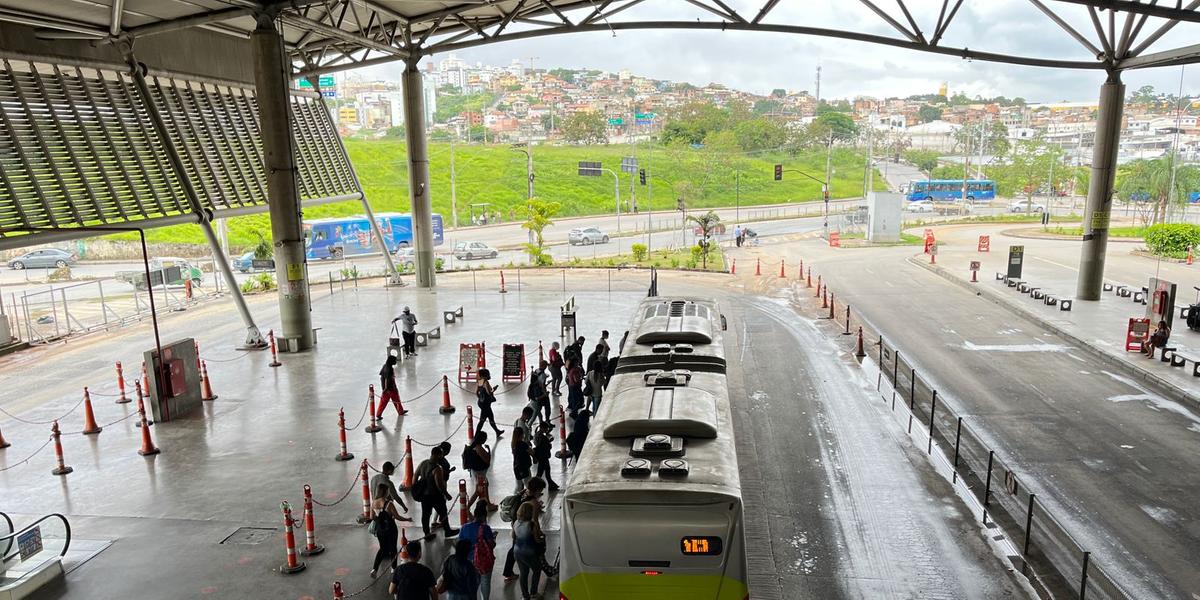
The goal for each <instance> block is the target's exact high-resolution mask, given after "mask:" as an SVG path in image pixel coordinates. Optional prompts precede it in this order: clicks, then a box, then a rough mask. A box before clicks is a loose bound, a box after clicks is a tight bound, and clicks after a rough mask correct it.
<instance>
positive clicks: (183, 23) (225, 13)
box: [125, 7, 254, 38]
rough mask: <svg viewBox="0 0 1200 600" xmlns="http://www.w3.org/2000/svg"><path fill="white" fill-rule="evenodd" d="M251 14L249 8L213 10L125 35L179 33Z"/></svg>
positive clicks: (130, 29)
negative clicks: (190, 28) (183, 30)
mask: <svg viewBox="0 0 1200 600" xmlns="http://www.w3.org/2000/svg"><path fill="white" fill-rule="evenodd" d="M253 13H254V11H253V10H251V9H249V8H238V7H234V8H223V9H221V10H214V11H211V12H207V13H203V14H199V15H192V16H188V17H180V18H178V19H168V20H166V21H158V22H157V23H150V24H147V25H139V26H137V27H130V28H129V29H128V30H127V31H126V32H125V33H127V34H129V35H131V36H133V37H135V38H137V37H145V36H148V35H157V34H160V33H170V32H173V31H179V30H180V29H187V28H189V27H198V26H201V25H209V24H211V23H218V22H220V21H228V20H230V19H237V18H239V17H245V16H248V15H251V14H253Z"/></svg>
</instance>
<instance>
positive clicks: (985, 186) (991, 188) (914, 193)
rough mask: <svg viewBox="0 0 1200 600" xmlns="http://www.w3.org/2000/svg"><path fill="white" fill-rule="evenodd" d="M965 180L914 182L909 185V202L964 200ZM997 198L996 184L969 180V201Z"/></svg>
mask: <svg viewBox="0 0 1200 600" xmlns="http://www.w3.org/2000/svg"><path fill="white" fill-rule="evenodd" d="M962 197H963V180H961V179H927V180H925V181H913V182H911V183H909V184H908V201H909V202H915V201H917V200H934V201H941V202H953V201H955V200H962ZM995 197H996V183H995V182H994V181H992V180H990V179H968V180H967V200H968V201H971V202H983V201H987V200H992V199H994V198H995Z"/></svg>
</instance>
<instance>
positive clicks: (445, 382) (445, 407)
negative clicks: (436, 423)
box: [438, 375, 454, 415]
mask: <svg viewBox="0 0 1200 600" xmlns="http://www.w3.org/2000/svg"><path fill="white" fill-rule="evenodd" d="M438 412H439V413H441V414H443V415H448V414H450V413H452V412H454V405H453V404H450V379H449V378H448V377H446V376H445V375H442V406H441V408H439V409H438Z"/></svg>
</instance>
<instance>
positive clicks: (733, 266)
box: [729, 258, 737, 275]
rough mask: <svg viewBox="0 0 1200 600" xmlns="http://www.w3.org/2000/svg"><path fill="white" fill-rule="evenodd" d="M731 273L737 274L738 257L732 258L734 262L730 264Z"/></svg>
mask: <svg viewBox="0 0 1200 600" xmlns="http://www.w3.org/2000/svg"><path fill="white" fill-rule="evenodd" d="M729 274H730V275H737V259H736V258H735V259H732V262H731V263H730V265H729Z"/></svg>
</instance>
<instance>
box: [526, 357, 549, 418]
mask: <svg viewBox="0 0 1200 600" xmlns="http://www.w3.org/2000/svg"><path fill="white" fill-rule="evenodd" d="M545 375H546V361H544V360H543V361H542V362H541V363H540V364H538V368H537V369H534V371H533V373H531V374H530V376H529V388H528V389H527V390H526V392H525V395H526V396H527V397H528V398H529V404H530V406H532V407H533V412H534V413H535V414H537V416H538V421H541V422H543V423H544V422H547V421H549V420H550V393H549V392H548V391H547V390H546V377H545ZM543 413H545V416H544V417H543V416H542V414H543Z"/></svg>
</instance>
